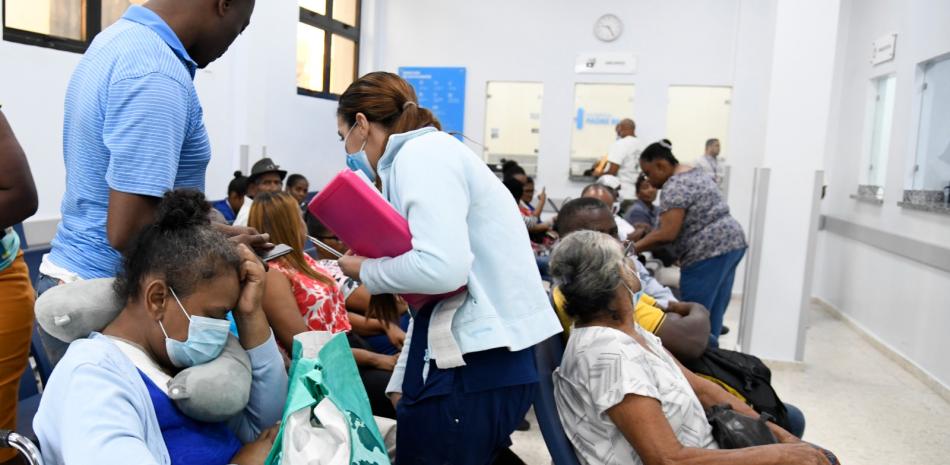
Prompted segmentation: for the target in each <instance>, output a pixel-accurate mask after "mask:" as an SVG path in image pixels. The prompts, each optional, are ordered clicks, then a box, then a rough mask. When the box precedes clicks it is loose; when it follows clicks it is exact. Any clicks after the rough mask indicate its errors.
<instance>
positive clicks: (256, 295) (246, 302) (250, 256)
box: [234, 244, 266, 317]
mask: <svg viewBox="0 0 950 465" xmlns="http://www.w3.org/2000/svg"><path fill="white" fill-rule="evenodd" d="M237 247H238V255H239V256H240V257H241V271H240V276H239V278H240V279H241V297H240V298H239V299H238V304H237V307H236V308H235V309H234V313H235V317H240V316H244V315H251V314H253V313H255V312H263V309H262V308H261V297H262V296H263V295H264V280H265V276H266V274H265V272H264V265H263V264H262V263H261V260H260V258H258V257H257V255H255V254H254V252H252V251H251V249H250V248H249V247H248V246H246V245H244V244H239V245H238V246H237Z"/></svg>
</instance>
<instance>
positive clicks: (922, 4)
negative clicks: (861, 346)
mask: <svg viewBox="0 0 950 465" xmlns="http://www.w3.org/2000/svg"><path fill="white" fill-rule="evenodd" d="M843 3H844V4H845V8H846V11H847V13H844V14H847V15H848V16H849V18H850V20H849V22H848V24H847V25H846V27H847V30H846V31H844V32H845V33H843V34H841V37H842V38H843V40H844V41H845V42H844V43H843V44H839V45H841V46H842V47H839V48H844V50H846V52H845V53H844V54H843V55H842V56H840V57H839V60H840V61H839V63H838V75H837V76H836V80H840V86H839V87H838V92H836V93H835V95H836V100H837V101H836V102H834V104H836V105H837V106H838V107H839V114H838V116H837V119H836V120H833V121H831V123H830V125H829V128H830V129H829V144H828V150H827V153H826V156H825V168H826V179H827V184H828V186H829V187H828V196H827V198H826V199H825V201H824V202H823V206H822V213H824V214H826V215H832V216H835V217H839V218H842V219H845V220H847V221H851V222H854V223H857V224H861V225H864V226H868V227H871V228H875V229H880V230H884V231H888V232H892V233H895V234H899V235H902V236H906V237H909V238H913V239H916V240H919V241H923V242H929V243H933V244H938V245H940V246H942V247H948V246H950V243H948V241H947V238H948V237H950V217H948V216H944V215H938V214H933V213H926V212H917V211H911V210H905V209H902V208H900V207H899V206H897V202H898V201H899V200H901V198H902V192H903V189H904V181H905V179H907V176H908V174H909V173H910V172H911V170H912V167H913V154H914V143H915V137H916V119H917V103H916V101H917V92H916V86H915V82H916V74H917V70H916V65H917V64H918V63H919V62H921V61H924V60H927V59H929V58H932V57H934V56H937V55H940V54H943V53H946V52H950V29H948V28H947V27H946V20H947V18H950V3H948V2H946V1H943V0H860V1H856V0H844V2H843ZM893 32H897V33H898V39H897V56H896V59H895V60H894V61H892V62H889V63H885V64H882V65H878V66H872V65H871V64H870V62H869V58H870V52H871V42H872V41H873V40H874V39H876V38H878V37H880V36H883V35H885V34H888V33H893ZM887 73H896V75H897V94H896V100H895V106H894V120H893V126H892V128H891V130H892V133H891V145H890V148H889V151H888V153H889V160H888V166H887V184H886V186H885V197H884V205H882V206H877V205H871V204H865V203H860V202H857V201H854V200H852V199H850V198H849V197H848V195H849V194H851V193H854V192H855V191H856V190H857V185H858V180H859V174H860V170H861V169H862V166H861V152H860V151H861V148H862V146H863V141H864V137H865V135H864V134H863V132H862V131H863V129H864V127H863V121H864V114H865V110H866V109H865V105H866V103H867V102H866V98H865V97H866V93H865V92H866V90H867V84H868V82H869V80H870V79H871V78H873V77H876V76H880V75H883V74H887ZM833 118H834V117H833ZM817 257H818V259H817V262H816V267H815V278H814V294H815V295H816V296H817V297H820V298H822V299H824V300H826V301H828V302H829V303H831V304H832V305H834V306H835V307H837V308H838V309H840V310H841V311H842V312H844V313H845V314H846V315H848V316H850V317H852V318H853V319H855V320H856V321H857V322H858V323H859V324H860V325H862V326H864V327H865V328H867V329H868V330H869V331H870V332H871V333H872V334H874V335H875V336H877V337H878V338H880V339H881V340H882V341H883V342H884V343H885V344H888V345H890V346H891V347H892V348H894V349H895V350H896V351H897V352H899V353H901V354H903V355H904V356H906V357H907V358H908V359H910V360H911V361H912V362H914V363H916V364H917V365H919V366H920V367H921V368H922V369H924V370H925V371H927V372H929V373H930V374H932V375H933V376H934V377H935V378H936V379H938V380H939V381H941V382H942V383H943V384H944V385H950V362H948V361H947V358H946V354H948V353H950V339H948V338H947V337H946V331H947V328H950V312H948V311H947V310H948V304H947V303H948V302H950V273H947V272H944V271H940V270H937V269H934V268H931V267H928V266H926V265H922V264H919V263H917V262H913V261H910V260H907V259H905V258H902V257H899V256H896V255H892V254H890V253H887V252H883V251H881V250H878V249H875V248H872V247H869V246H866V245H864V244H861V243H857V242H855V241H852V240H849V239H847V238H843V237H841V236H837V235H834V234H831V233H827V232H822V233H821V234H820V238H819V247H818V254H817Z"/></svg>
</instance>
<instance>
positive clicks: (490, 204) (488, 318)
mask: <svg viewBox="0 0 950 465" xmlns="http://www.w3.org/2000/svg"><path fill="white" fill-rule="evenodd" d="M337 116H338V120H337V125H338V129H339V133H340V137H341V139H342V140H343V142H344V149H345V151H346V152H347V154H348V160H347V164H348V165H349V166H350V167H351V168H353V169H358V170H360V171H362V172H364V173H365V174H366V175H367V176H369V178H370V179H372V180H374V182H375V183H376V185H377V186H378V187H379V189H380V190H381V192H382V194H383V196H384V197H385V198H386V199H387V200H388V201H389V202H390V203H391V204H392V205H393V206H394V207H395V208H396V210H397V211H399V213H401V214H402V215H403V216H404V217H405V218H406V219H407V220H408V222H409V229H410V230H411V231H412V236H413V240H412V246H413V248H412V250H410V251H409V252H406V253H404V254H402V255H400V256H398V257H393V258H381V259H367V258H365V257H357V256H352V255H347V256H344V257H343V258H341V259H340V261H339V263H340V267H341V269H342V270H343V272H344V273H345V274H346V275H347V276H349V277H351V278H355V279H359V280H360V281H361V282H362V283H363V285H364V286H365V287H366V289H367V290H368V291H369V292H370V293H371V294H374V295H378V294H404V293H412V294H430V295H441V294H445V293H450V292H453V291H456V290H457V289H459V288H460V287H462V286H467V293H465V294H460V295H459V297H457V298H450V299H446V300H443V304H439V305H427V306H426V307H423V308H416V309H413V314H414V318H413V323H412V326H411V327H410V329H409V332H408V334H407V337H406V341H405V344H404V346H403V351H402V354H401V356H400V358H399V363H398V364H397V366H396V370H395V371H394V372H393V378H392V380H391V381H390V384H389V387H388V389H387V392H389V393H391V396H392V398H393V399H394V401H398V405H397V408H396V416H397V421H398V422H399V433H398V437H397V441H396V442H397V445H396V453H397V458H396V461H397V462H398V463H452V464H455V465H468V464H473V465H484V464H489V463H491V462H492V461H493V460H494V458H495V457H496V455H497V454H499V453H501V452H502V451H503V450H504V449H505V448H506V447H507V446H508V445H510V440H509V435H510V434H511V432H512V431H514V429H515V427H516V426H517V425H518V423H519V422H520V421H521V419H523V418H524V415H525V413H526V412H527V410H528V408H529V407H530V405H531V401H532V399H533V397H534V388H535V384H536V383H537V381H538V374H537V371H536V369H535V364H534V357H533V353H532V351H531V350H530V348H531V347H532V346H533V345H535V344H537V343H538V342H540V341H542V340H544V339H546V338H547V337H549V336H551V335H553V334H556V333H558V332H560V330H561V329H560V327H559V323H558V320H557V317H556V316H555V313H554V311H553V310H552V309H551V306H550V303H549V302H548V298H547V296H546V295H545V293H544V289H543V287H542V285H541V277H540V274H539V273H538V268H537V265H536V264H535V259H534V255H533V254H532V252H531V245H530V243H529V240H528V233H527V230H526V229H525V226H524V222H523V221H522V220H521V215H520V213H519V211H518V207H517V204H516V203H515V202H513V201H512V199H511V194H510V193H509V192H508V190H507V189H505V187H504V186H503V185H502V183H501V182H500V181H499V180H498V178H497V177H495V175H494V174H493V173H492V172H491V171H490V170H489V169H488V167H487V166H486V165H485V163H484V161H482V160H481V159H480V158H479V157H478V156H476V155H475V154H474V153H472V152H471V151H470V150H469V149H468V148H467V147H465V146H464V145H463V144H462V143H461V142H459V141H458V140H457V139H455V138H453V137H452V136H449V135H448V134H445V133H443V132H441V131H440V130H439V123H438V121H437V120H436V119H435V118H434V117H433V116H432V113H430V112H429V111H428V110H426V109H424V108H419V105H418V103H417V101H416V95H415V92H414V91H413V89H412V87H411V86H410V85H409V84H408V83H407V82H406V81H405V80H403V79H402V78H400V77H399V76H397V75H395V74H392V73H383V72H377V73H370V74H368V75H366V76H363V77H361V78H360V79H358V80H357V81H356V82H354V83H353V84H352V85H350V87H349V88H348V89H347V90H346V92H344V93H343V95H342V96H341V97H340V104H339V108H338V110H337ZM430 321H431V322H432V324H431V325H430ZM430 342H432V343H433V344H430ZM400 399H401V400H400Z"/></svg>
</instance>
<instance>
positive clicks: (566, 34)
mask: <svg viewBox="0 0 950 465" xmlns="http://www.w3.org/2000/svg"><path fill="white" fill-rule="evenodd" d="M747 3H749V4H750V5H751V6H750V7H749V9H748V10H743V11H742V12H740V4H742V5H746V4H747ZM772 4H773V2H746V1H741V2H740V1H739V0H724V1H716V2H695V1H686V0H671V1H658V0H635V1H629V0H604V1H598V2H576V1H569V0H555V1H543V0H524V1H518V2H511V1H504V0H483V1H478V2H445V1H438V0H394V1H388V2H381V1H379V2H375V7H374V8H373V13H374V14H375V15H377V21H378V23H379V24H378V26H377V28H376V37H374V38H373V39H374V40H373V41H372V44H373V46H374V48H375V53H374V56H373V57H372V58H367V60H366V61H364V65H365V66H364V67H363V68H364V70H369V69H382V70H388V71H393V72H395V71H396V70H397V68H398V67H400V66H464V67H466V68H467V73H468V75H467V81H468V82H467V84H466V85H467V90H466V97H467V98H466V108H465V133H466V134H467V135H468V136H469V137H472V138H474V139H476V140H480V139H481V138H482V137H483V134H484V122H485V121H484V120H485V114H484V108H485V85H486V82H487V81H492V80H504V81H540V82H543V83H544V103H543V109H542V115H541V149H540V159H539V164H540V169H539V174H538V178H539V184H540V185H543V186H546V187H547V192H548V195H549V196H550V197H554V198H560V197H564V196H577V195H578V194H579V191H580V188H582V187H583V185H582V184H577V183H571V182H570V181H569V180H568V170H569V151H570V145H571V140H570V137H571V125H572V124H573V123H572V117H573V116H574V108H573V106H574V83H576V82H621V83H634V84H636V86H637V88H636V100H635V102H634V111H633V114H632V116H633V118H634V119H635V120H636V121H637V129H638V134H639V135H640V136H641V137H642V138H643V139H644V140H646V141H653V140H657V139H659V138H661V137H663V136H664V135H665V126H666V106H667V104H666V100H667V88H668V87H669V86H670V85H689V84H693V85H723V86H735V87H736V89H735V92H736V98H737V102H736V107H735V108H734V111H733V121H742V124H744V125H754V123H753V122H752V120H754V119H755V117H752V116H750V115H749V114H748V113H746V112H755V111H757V110H759V109H760V105H759V104H758V103H756V102H755V101H754V100H755V96H757V95H760V93H761V89H759V90H758V91H756V90H749V89H746V88H743V87H745V86H746V85H748V86H749V87H751V88H757V87H759V86H760V84H759V83H758V82H756V79H758V78H759V77H760V75H761V73H760V72H758V71H751V69H750V68H753V67H754V66H755V65H754V64H753V63H750V62H745V63H744V64H743V65H742V68H743V71H742V72H744V73H746V74H747V75H749V76H750V77H752V79H750V81H748V82H743V83H739V82H737V81H736V79H735V75H736V73H737V72H739V71H738V70H737V68H739V65H738V64H737V62H736V56H737V41H736V39H737V35H738V34H739V31H740V24H739V20H740V18H743V19H745V20H748V21H753V22H758V24H763V25H764V26H763V27H757V26H756V25H754V24H747V25H744V26H745V27H743V28H742V29H741V31H742V34H743V36H744V37H745V38H746V39H747V40H749V41H750V42H752V43H755V44H760V43H769V42H770V31H769V28H768V27H767V25H768V22H769V21H770V20H771V19H770V17H769V14H770V5H772ZM365 9H366V6H365V5H364V12H365ZM605 13H613V14H616V15H617V16H619V17H620V18H621V20H623V22H624V32H623V35H622V36H621V37H620V39H618V40H617V41H616V42H613V43H602V42H599V41H598V40H597V39H596V38H595V37H594V35H593V25H594V21H595V20H596V19H597V18H598V17H599V16H600V15H602V14H605ZM364 47H366V44H364ZM755 48H756V46H755V45H752V46H747V47H743V48H742V50H743V54H744V56H746V57H747V58H758V56H757V52H758V51H757V50H755ZM600 51H603V52H610V51H624V52H633V53H635V54H636V55H637V57H638V68H639V69H638V72H637V73H636V74H634V75H613V76H606V75H604V76H592V75H577V74H575V73H574V71H573V67H574V61H575V58H576V57H577V55H578V54H580V53H585V52H600ZM767 68H768V63H765V70H766V72H767ZM745 99H748V100H745ZM740 102H741V103H740ZM731 140H733V141H736V138H735V137H733V138H732V139H731ZM674 143H675V141H674ZM752 145H755V142H754V141H753V142H752V143H750V144H747V145H746V147H745V148H744V149H743V148H739V149H737V150H749V151H750V152H754V153H758V154H760V153H761V142H760V143H759V146H758V147H757V148H754V149H753V148H751V147H750V146H752ZM473 149H475V150H476V152H477V153H481V151H480V149H478V148H477V147H474V146H473ZM750 149H751V150H750ZM725 155H726V156H727V157H730V158H732V157H733V154H725ZM759 156H760V155H759ZM748 158H752V157H748V156H745V155H743V156H740V155H738V153H737V154H736V155H735V159H736V160H742V161H747V159H748ZM742 169H745V168H744V167H743V168H740V170H742ZM749 173H751V168H749ZM749 176H751V174H750V175H749ZM743 189H745V188H743ZM746 190H747V189H746ZM737 202H740V203H739V205H742V207H740V210H748V197H746V198H745V203H744V204H743V203H741V200H737Z"/></svg>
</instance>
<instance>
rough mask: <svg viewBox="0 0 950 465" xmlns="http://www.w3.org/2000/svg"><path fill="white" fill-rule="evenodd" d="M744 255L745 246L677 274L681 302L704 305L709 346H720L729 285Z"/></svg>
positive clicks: (696, 264) (730, 291)
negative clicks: (678, 276)
mask: <svg viewBox="0 0 950 465" xmlns="http://www.w3.org/2000/svg"><path fill="white" fill-rule="evenodd" d="M743 255H745V247H743V248H741V249H737V250H733V251H732V252H727V253H724V254H722V255H719V256H716V257H712V258H707V259H705V260H700V261H698V262H696V263H693V264H691V265H689V266H686V267H683V269H682V270H681V271H680V291H681V293H682V299H681V300H683V301H684V302H696V303H699V304H703V306H705V307H706V308H707V309H708V310H709V333H710V334H709V347H719V332H720V331H721V330H722V317H723V315H725V314H726V307H728V306H729V300H730V299H732V283H733V282H734V281H735V278H736V267H737V266H738V265H739V261H740V260H742V256H743Z"/></svg>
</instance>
